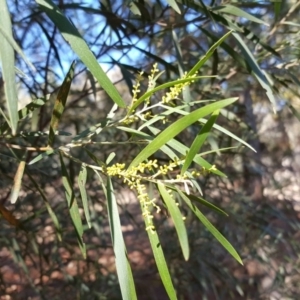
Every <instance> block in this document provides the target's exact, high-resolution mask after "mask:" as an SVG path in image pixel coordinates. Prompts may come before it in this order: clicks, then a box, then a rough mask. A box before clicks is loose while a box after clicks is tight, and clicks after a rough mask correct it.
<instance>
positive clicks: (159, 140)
mask: <svg viewBox="0 0 300 300" xmlns="http://www.w3.org/2000/svg"><path fill="white" fill-rule="evenodd" d="M236 100H237V98H229V99H225V100H221V101H218V102H215V103H212V104H208V105H206V106H204V107H201V108H199V109H197V110H195V111H193V112H191V113H190V114H189V115H187V116H184V117H182V118H180V119H179V120H177V121H175V122H174V123H173V124H172V125H170V126H169V127H168V128H166V129H165V130H164V131H163V132H161V133H160V134H159V135H158V136H157V137H156V138H155V139H154V140H153V141H152V142H151V143H150V144H149V145H148V146H146V147H145V148H144V149H143V150H142V151H141V152H140V153H139V154H138V156H136V157H135V159H134V160H133V161H132V162H131V164H130V165H129V167H128V168H131V167H134V166H136V165H138V164H139V163H141V162H142V161H144V160H145V159H147V158H148V157H149V156H151V155H152V154H153V153H155V152H156V151H157V150H159V149H160V148H161V147H162V146H163V145H164V144H166V143H167V142H168V141H169V140H171V139H172V138H173V137H175V136H176V135H177V134H179V133H180V132H181V131H183V130H184V129H185V128H187V127H188V126H190V125H192V124H193V123H195V122H196V121H197V120H199V119H200V118H202V117H204V116H206V115H208V114H210V113H212V112H214V111H215V110H218V109H221V108H223V107H225V106H227V105H230V104H232V103H233V102H235V101H236Z"/></svg>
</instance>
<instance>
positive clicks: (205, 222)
mask: <svg viewBox="0 0 300 300" xmlns="http://www.w3.org/2000/svg"><path fill="white" fill-rule="evenodd" d="M177 192H178V194H179V195H180V196H181V198H182V199H183V200H184V201H185V202H186V204H187V205H188V206H189V208H190V209H191V210H192V211H193V212H194V214H195V215H196V216H197V217H198V218H199V220H200V221H201V222H202V223H203V225H204V226H205V227H206V229H207V230H208V231H209V232H210V233H211V234H212V235H213V236H214V237H215V238H216V239H217V240H218V241H219V243H220V244H221V245H222V246H223V247H224V248H225V249H226V250H227V251H228V253H229V254H230V255H232V256H233V258H234V259H236V260H237V261H238V262H239V263H240V264H241V265H243V262H242V259H241V258H240V256H239V254H238V253H237V252H236V250H235V249H234V248H233V246H232V245H231V244H230V243H229V242H228V240H227V239H226V238H225V237H224V236H223V235H222V234H221V233H220V232H219V231H218V230H217V229H216V228H215V227H214V226H213V225H212V224H211V223H210V221H209V220H208V219H207V218H206V217H205V216H204V215H203V214H202V213H201V211H200V210H199V209H198V208H197V207H196V206H195V205H193V204H192V203H191V201H190V199H189V198H188V197H187V196H186V195H185V194H184V193H183V192H182V191H181V190H179V189H177Z"/></svg>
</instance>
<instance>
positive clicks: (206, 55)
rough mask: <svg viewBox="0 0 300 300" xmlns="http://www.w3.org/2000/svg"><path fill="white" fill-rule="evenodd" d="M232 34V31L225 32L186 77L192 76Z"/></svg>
mask: <svg viewBox="0 0 300 300" xmlns="http://www.w3.org/2000/svg"><path fill="white" fill-rule="evenodd" d="M231 33H232V31H229V32H227V33H226V34H225V35H224V36H223V37H221V38H220V39H219V40H218V41H217V42H216V43H214V44H213V45H212V46H211V47H210V48H209V50H208V51H207V52H206V54H205V55H204V56H203V57H202V58H201V59H200V60H199V61H198V62H197V63H196V65H195V66H194V67H193V68H192V69H191V70H190V71H189V72H188V74H187V77H189V76H191V75H194V74H195V73H196V72H197V71H198V70H199V69H200V68H201V67H202V66H203V65H204V64H205V63H206V62H207V60H208V59H209V58H210V57H211V56H212V55H213V53H214V51H215V50H216V49H217V48H218V47H219V45H220V44H221V43H222V42H223V41H224V40H225V39H226V38H227V37H228V36H229V35H230V34H231Z"/></svg>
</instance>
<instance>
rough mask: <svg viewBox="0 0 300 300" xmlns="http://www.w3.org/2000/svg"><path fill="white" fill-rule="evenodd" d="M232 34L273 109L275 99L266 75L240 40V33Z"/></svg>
mask: <svg viewBox="0 0 300 300" xmlns="http://www.w3.org/2000/svg"><path fill="white" fill-rule="evenodd" d="M232 35H233V36H234V37H235V38H236V40H237V41H238V43H239V46H240V49H241V51H242V53H243V55H244V57H245V58H246V60H247V62H248V64H249V66H250V67H251V69H252V71H253V73H254V75H255V77H256V78H257V80H258V82H259V83H260V85H261V86H262V88H263V89H264V90H266V94H267V96H268V98H269V100H270V101H271V103H272V104H273V108H274V110H275V106H276V100H275V96H274V94H273V91H272V87H271V84H270V82H269V81H268V78H267V76H266V75H265V73H264V71H263V70H261V69H260V67H259V65H258V64H257V62H256V60H255V58H254V56H253V54H252V52H251V51H250V49H249V48H248V46H247V45H246V44H245V43H244V41H243V40H242V38H241V37H240V35H239V34H238V33H236V32H234V33H232Z"/></svg>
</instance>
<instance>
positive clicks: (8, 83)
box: [0, 0, 19, 135]
mask: <svg viewBox="0 0 300 300" xmlns="http://www.w3.org/2000/svg"><path fill="white" fill-rule="evenodd" d="M0 16H1V17H0V27H1V28H2V31H3V32H5V36H8V37H10V38H11V39H13V34H12V25H11V20H10V15H9V11H8V7H7V4H6V1H5V0H0ZM0 40H1V47H0V60H1V65H2V76H3V82H4V93H5V98H6V105H7V110H8V115H9V121H10V124H9V125H10V126H11V130H12V134H13V135H15V134H16V132H17V126H18V120H19V118H18V93H17V85H16V74H15V52H14V49H13V47H12V45H11V44H10V43H9V41H8V40H7V39H6V38H5V37H4V36H3V34H2V33H1V32H0Z"/></svg>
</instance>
